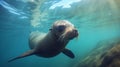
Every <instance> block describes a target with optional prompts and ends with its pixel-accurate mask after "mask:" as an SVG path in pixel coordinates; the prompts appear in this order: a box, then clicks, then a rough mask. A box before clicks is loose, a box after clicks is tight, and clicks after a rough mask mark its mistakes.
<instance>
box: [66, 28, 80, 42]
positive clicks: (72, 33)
mask: <svg viewBox="0 0 120 67" xmlns="http://www.w3.org/2000/svg"><path fill="white" fill-rule="evenodd" d="M75 37H78V30H77V29H73V30H72V31H71V30H68V31H67V32H66V38H68V39H69V40H71V39H73V38H75Z"/></svg>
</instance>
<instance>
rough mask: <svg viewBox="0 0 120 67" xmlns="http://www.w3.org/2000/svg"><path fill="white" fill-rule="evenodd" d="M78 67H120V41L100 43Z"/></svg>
mask: <svg viewBox="0 0 120 67" xmlns="http://www.w3.org/2000/svg"><path fill="white" fill-rule="evenodd" d="M76 67H120V39H119V38H116V39H111V40H104V41H101V42H99V43H98V44H97V46H96V47H95V48H94V49H93V50H92V51H91V52H90V54H88V55H87V56H86V57H85V58H83V60H81V61H80V62H79V63H78V65H77V66H76Z"/></svg>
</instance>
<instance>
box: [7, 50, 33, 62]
mask: <svg viewBox="0 0 120 67" xmlns="http://www.w3.org/2000/svg"><path fill="white" fill-rule="evenodd" d="M34 53H35V52H34V50H29V51H27V52H25V53H23V54H22V55H20V56H18V57H16V58H13V59H11V60H9V61H8V62H12V61H14V60H17V59H20V58H24V57H26V56H30V55H33V54H34Z"/></svg>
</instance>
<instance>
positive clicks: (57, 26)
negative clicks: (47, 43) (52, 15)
mask: <svg viewBox="0 0 120 67" xmlns="http://www.w3.org/2000/svg"><path fill="white" fill-rule="evenodd" d="M51 31H52V32H53V34H54V35H55V36H56V37H57V38H58V39H59V40H62V41H64V40H71V39H73V38H75V37H77V36H78V30H77V29H76V28H75V27H74V25H73V24H72V23H70V22H69V21H67V20H58V21H56V22H55V23H54V24H53V25H52V28H51Z"/></svg>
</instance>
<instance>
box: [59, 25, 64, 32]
mask: <svg viewBox="0 0 120 67" xmlns="http://www.w3.org/2000/svg"><path fill="white" fill-rule="evenodd" d="M64 29H65V26H64V25H60V26H58V27H57V30H58V31H59V32H62V31H64Z"/></svg>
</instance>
